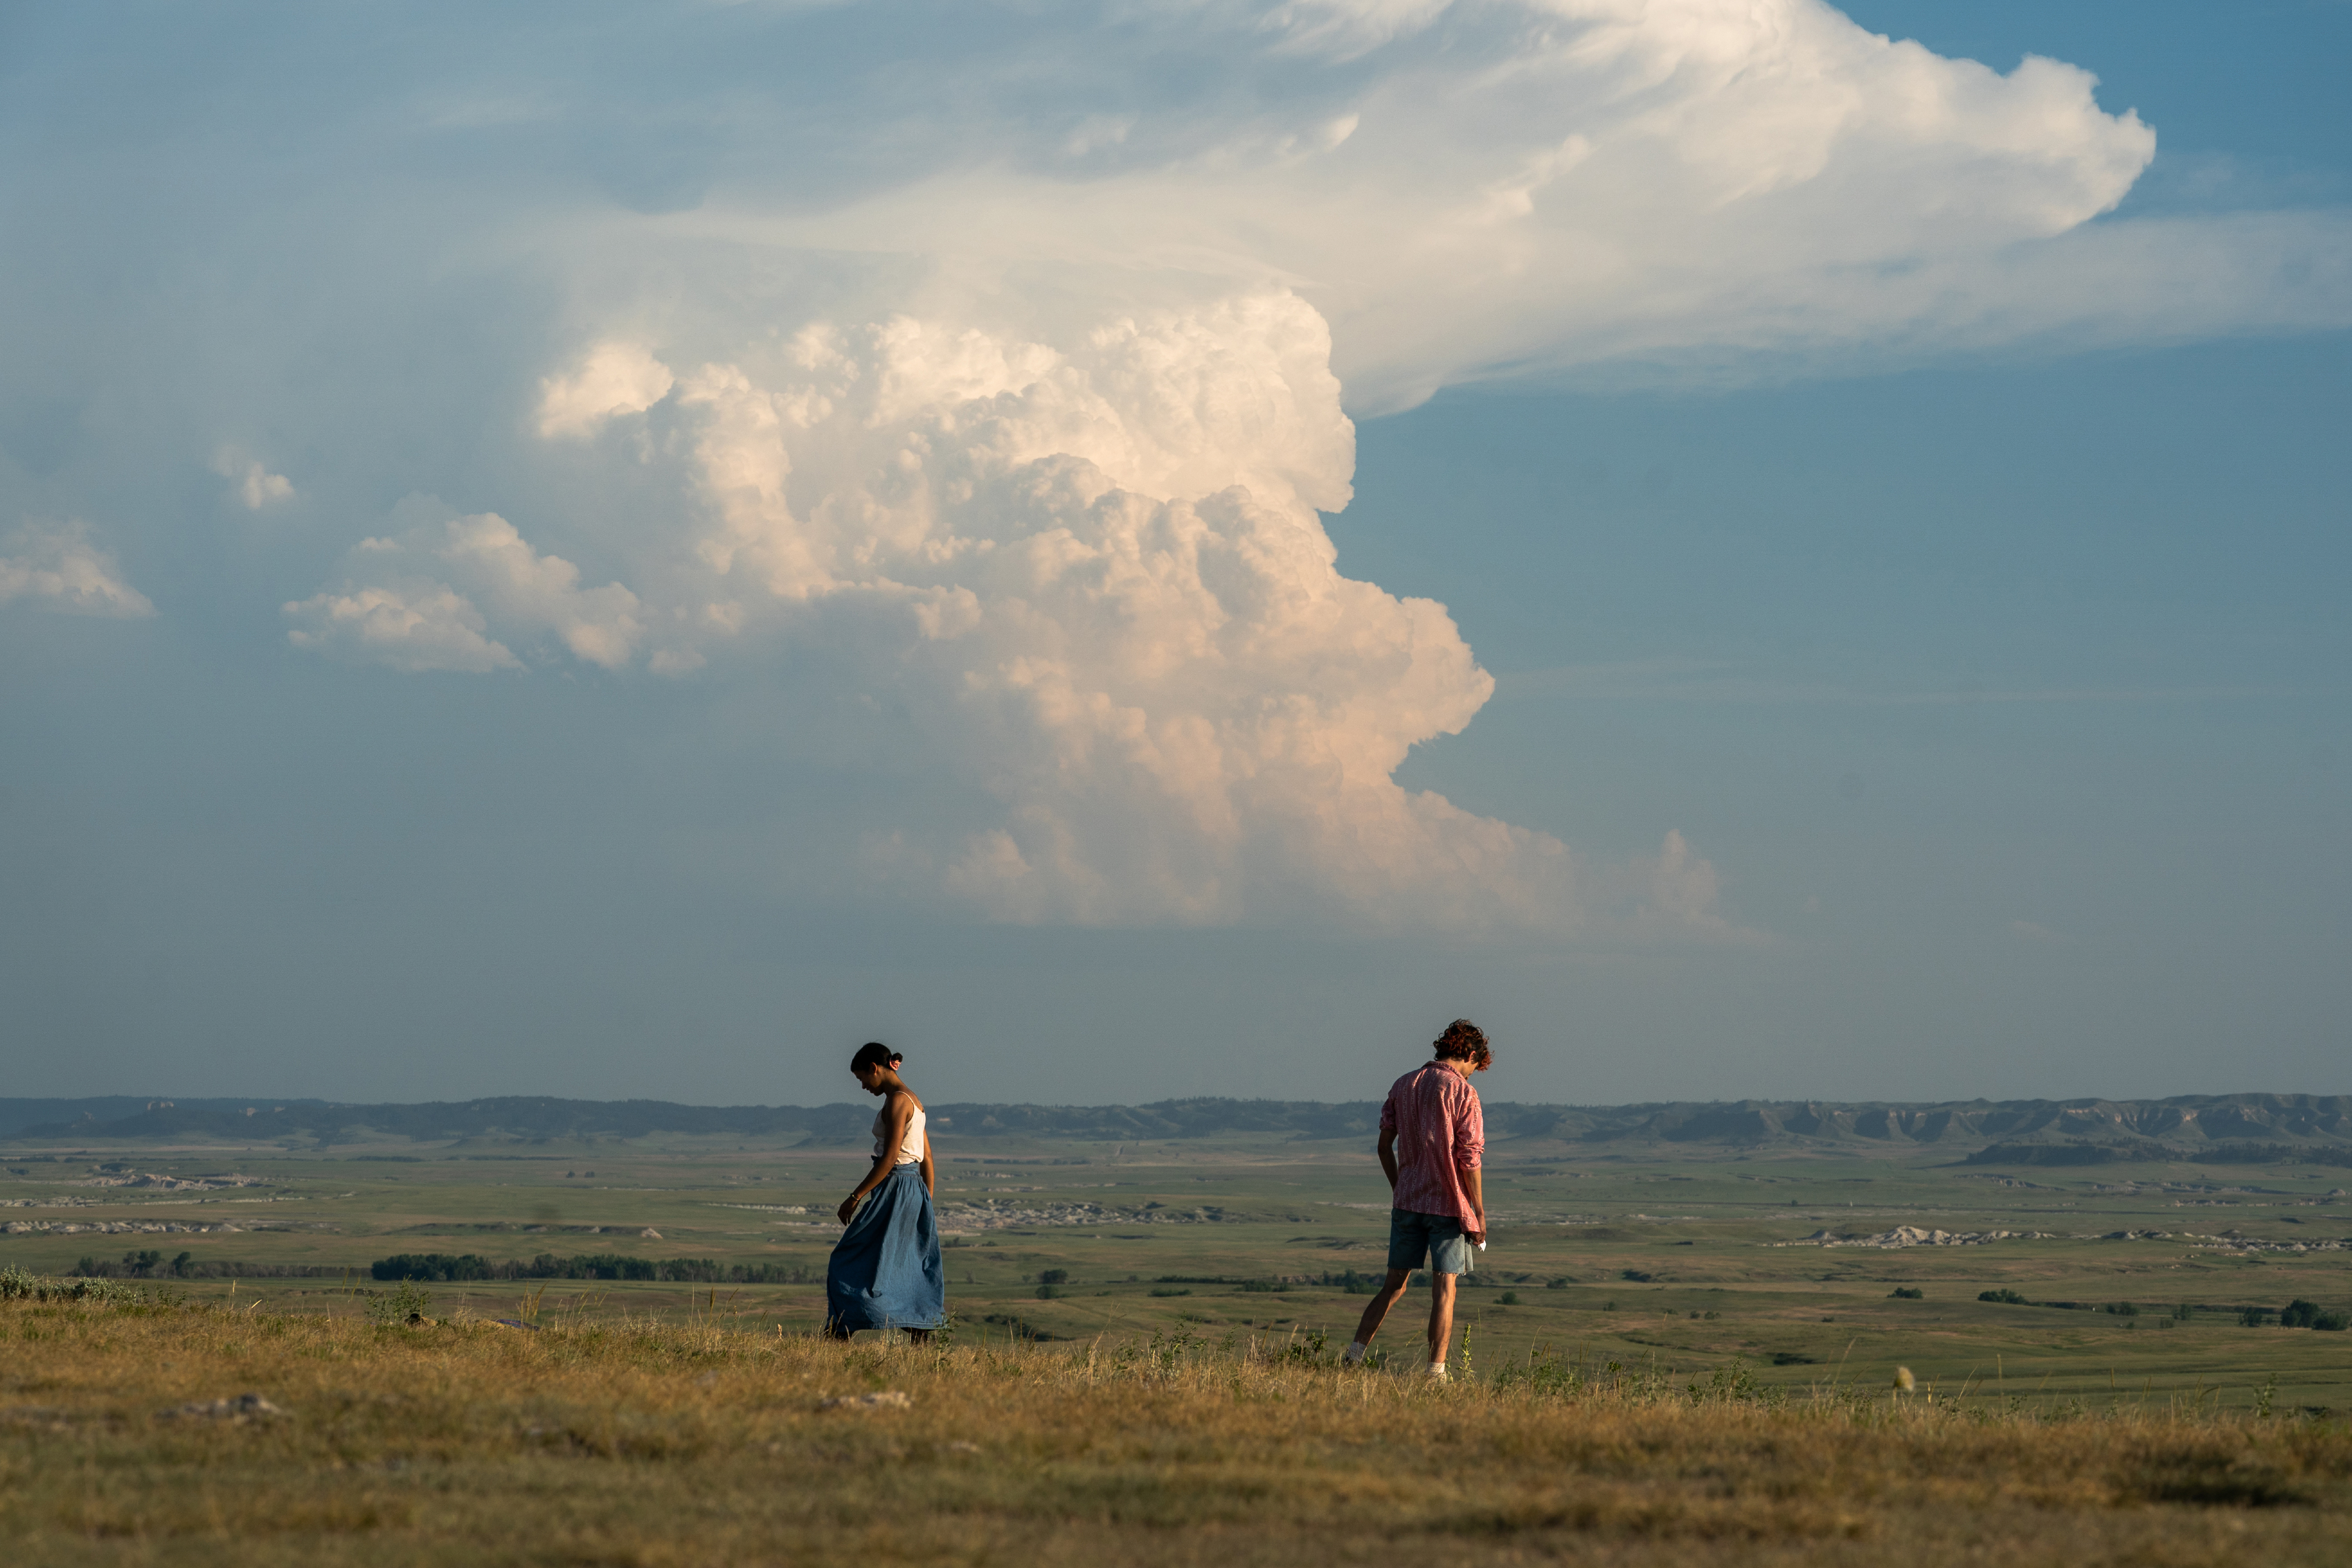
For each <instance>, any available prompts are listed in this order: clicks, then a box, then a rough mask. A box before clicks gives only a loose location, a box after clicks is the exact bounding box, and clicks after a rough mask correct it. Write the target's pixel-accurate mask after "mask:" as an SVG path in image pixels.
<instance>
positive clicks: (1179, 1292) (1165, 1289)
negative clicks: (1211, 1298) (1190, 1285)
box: [1151, 1285, 1192, 1296]
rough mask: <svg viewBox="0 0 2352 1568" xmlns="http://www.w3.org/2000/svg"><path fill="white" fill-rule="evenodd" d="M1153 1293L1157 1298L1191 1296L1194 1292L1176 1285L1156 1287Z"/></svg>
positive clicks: (1152, 1288)
mask: <svg viewBox="0 0 2352 1568" xmlns="http://www.w3.org/2000/svg"><path fill="white" fill-rule="evenodd" d="M1151 1293H1152V1294H1153V1295H1155V1296H1189V1295H1191V1294H1192V1291H1187V1290H1183V1289H1181V1288H1179V1287H1177V1286H1174V1285H1154V1286H1152V1287H1151Z"/></svg>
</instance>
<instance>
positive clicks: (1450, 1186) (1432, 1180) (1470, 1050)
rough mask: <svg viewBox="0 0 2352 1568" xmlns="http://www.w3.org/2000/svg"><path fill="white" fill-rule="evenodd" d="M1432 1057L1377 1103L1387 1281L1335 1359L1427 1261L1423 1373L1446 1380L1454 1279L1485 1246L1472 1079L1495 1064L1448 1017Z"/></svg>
mask: <svg viewBox="0 0 2352 1568" xmlns="http://www.w3.org/2000/svg"><path fill="white" fill-rule="evenodd" d="M1435 1050H1436V1052H1437V1054H1436V1058H1435V1060H1433V1061H1431V1062H1430V1063H1429V1064H1428V1065H1427V1066H1424V1067H1420V1068H1416V1069H1415V1070H1413V1071H1411V1072H1408V1073H1406V1074H1405V1075H1404V1076H1403V1077H1402V1078H1400V1079H1398V1080H1397V1081H1396V1083H1395V1085H1394V1086H1393V1087H1392V1088H1391V1089H1390V1090H1389V1099H1388V1103H1387V1104H1385V1105H1383V1106H1381V1143H1380V1154H1381V1169H1382V1170H1383V1171H1386V1172H1387V1173H1388V1178H1389V1190H1390V1191H1391V1193H1392V1194H1393V1195H1394V1196H1393V1197H1392V1198H1391V1204H1392V1207H1391V1208H1390V1210H1389V1278H1388V1282H1387V1283H1386V1284H1384V1285H1382V1286H1381V1289H1380V1292H1379V1294H1377V1295H1375V1296H1374V1297H1373V1298H1372V1300H1371V1304H1370V1306H1368V1307H1366V1308H1365V1309H1364V1321H1363V1322H1360V1323H1359V1324H1357V1325H1356V1341H1355V1343H1353V1344H1350V1345H1349V1347H1348V1349H1347V1354H1345V1355H1343V1356H1342V1357H1341V1358H1340V1359H1341V1360H1342V1361H1343V1362H1344V1363H1345V1364H1347V1365H1349V1366H1354V1365H1356V1364H1358V1363H1360V1362H1361V1361H1362V1360H1363V1359H1364V1352H1365V1350H1366V1349H1367V1348H1368V1347H1369V1346H1370V1344H1371V1343H1372V1336H1373V1335H1374V1334H1376V1333H1380V1332H1381V1320H1382V1319H1383V1318H1386V1317H1387V1316H1388V1315H1389V1309H1390V1308H1391V1307H1393V1306H1395V1305H1396V1304H1397V1302H1398V1301H1400V1300H1401V1299H1402V1297H1403V1295H1404V1291H1405V1286H1406V1285H1407V1284H1408V1283H1410V1282H1411V1281H1412V1271H1413V1270H1415V1269H1418V1268H1420V1267H1421V1266H1422V1261H1423V1259H1426V1260H1428V1263H1429V1290H1430V1300H1429V1375H1430V1376H1431V1377H1433V1378H1434V1379H1436V1380H1437V1381H1438V1382H1440V1383H1443V1382H1444V1381H1445V1377H1446V1372H1445V1350H1446V1345H1447V1343H1448V1342H1450V1341H1451V1340H1452V1339H1453V1337H1454V1281H1455V1279H1456V1278H1458V1277H1459V1276H1461V1275H1464V1274H1467V1273H1468V1272H1470V1260H1471V1252H1470V1249H1472V1248H1473V1247H1484V1246H1485V1245H1486V1186H1485V1185H1484V1183H1483V1182H1482V1180H1481V1179H1480V1176H1479V1174H1478V1161H1479V1158H1480V1156H1482V1155H1485V1154H1486V1115H1485V1113H1483V1112H1482V1111H1480V1109H1479V1107H1478V1092H1477V1091H1476V1090H1475V1089H1473V1088H1472V1087H1470V1075H1471V1074H1472V1073H1474V1072H1484V1071H1486V1068H1487V1066H1488V1065H1489V1064H1490V1063H1491V1062H1492V1061H1494V1053H1493V1052H1492V1051H1488V1050H1487V1049H1486V1034H1485V1033H1484V1032H1483V1031H1482V1030H1480V1029H1479V1028H1478V1026H1477V1025H1476V1024H1475V1023H1472V1022H1471V1021H1470V1020H1469V1019H1454V1021H1453V1022H1452V1023H1450V1024H1447V1025H1446V1026H1445V1032H1444V1034H1442V1035H1439V1036H1438V1037H1437V1040H1436V1044H1435Z"/></svg>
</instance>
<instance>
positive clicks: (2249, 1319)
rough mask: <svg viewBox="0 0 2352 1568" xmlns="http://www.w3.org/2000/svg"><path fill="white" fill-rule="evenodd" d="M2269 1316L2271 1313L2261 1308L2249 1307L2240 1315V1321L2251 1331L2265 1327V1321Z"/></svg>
mask: <svg viewBox="0 0 2352 1568" xmlns="http://www.w3.org/2000/svg"><path fill="white" fill-rule="evenodd" d="M2268 1316H2270V1313H2268V1312H2264V1311H2263V1309H2262V1308H2260V1307H2248V1308H2246V1309H2245V1310H2244V1311H2242V1312H2240V1313H2239V1314H2238V1321H2239V1322H2242V1323H2243V1324H2245V1325H2246V1326H2247V1327H2248V1328H2250V1329H2258V1328H2260V1327H2262V1326H2263V1319H2264V1318H2266V1317H2268Z"/></svg>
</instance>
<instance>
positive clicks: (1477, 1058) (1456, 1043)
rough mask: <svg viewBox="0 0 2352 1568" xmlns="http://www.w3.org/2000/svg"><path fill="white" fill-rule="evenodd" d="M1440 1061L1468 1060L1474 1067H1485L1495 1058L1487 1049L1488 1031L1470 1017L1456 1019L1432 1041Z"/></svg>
mask: <svg viewBox="0 0 2352 1568" xmlns="http://www.w3.org/2000/svg"><path fill="white" fill-rule="evenodd" d="M1431 1044H1432V1048H1433V1050H1435V1051H1436V1052H1437V1059H1438V1060H1439V1061H1466V1062H1468V1063H1470V1065H1471V1066H1472V1067H1474V1068H1485V1067H1486V1066H1487V1065H1489V1064H1490V1063H1492V1062H1493V1061H1494V1060H1495V1053H1494V1052H1493V1051H1489V1050H1487V1049H1486V1030H1483V1029H1480V1028H1479V1027H1478V1026H1477V1025H1476V1024H1475V1023H1472V1022H1471V1021H1470V1020H1469V1019H1454V1021H1453V1022H1452V1023H1450V1024H1447V1025H1446V1026H1445V1032H1444V1034H1441V1035H1439V1036H1438V1037H1437V1039H1436V1040H1433V1041H1432V1042H1431Z"/></svg>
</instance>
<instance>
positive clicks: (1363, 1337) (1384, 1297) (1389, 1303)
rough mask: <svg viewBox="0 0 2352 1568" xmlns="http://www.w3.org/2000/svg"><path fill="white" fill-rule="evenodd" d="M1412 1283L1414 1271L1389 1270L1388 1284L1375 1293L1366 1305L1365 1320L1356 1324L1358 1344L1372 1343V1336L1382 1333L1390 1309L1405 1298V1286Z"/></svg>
mask: <svg viewBox="0 0 2352 1568" xmlns="http://www.w3.org/2000/svg"><path fill="white" fill-rule="evenodd" d="M1411 1282H1412V1270H1410V1269H1391V1270H1389V1278H1388V1283H1386V1284H1384V1285H1382V1286H1381V1288H1380V1289H1379V1290H1377V1291H1373V1292H1372V1299H1371V1300H1370V1301H1368V1302H1366V1303H1365V1304H1364V1315H1363V1318H1362V1320H1361V1321H1360V1322H1358V1323H1357V1324H1356V1343H1357V1344H1364V1345H1368V1344H1370V1343H1372V1336H1373V1335H1374V1334H1376V1333H1380V1332H1381V1322H1382V1321H1383V1320H1385V1319H1386V1318H1387V1317H1388V1315H1389V1309H1390V1308H1391V1307H1393V1306H1395V1305H1396V1304H1397V1302H1398V1301H1400V1300H1402V1298H1403V1296H1404V1291H1405V1286H1406V1285H1408V1284H1410V1283H1411ZM1351 1348H1352V1347H1351Z"/></svg>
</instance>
